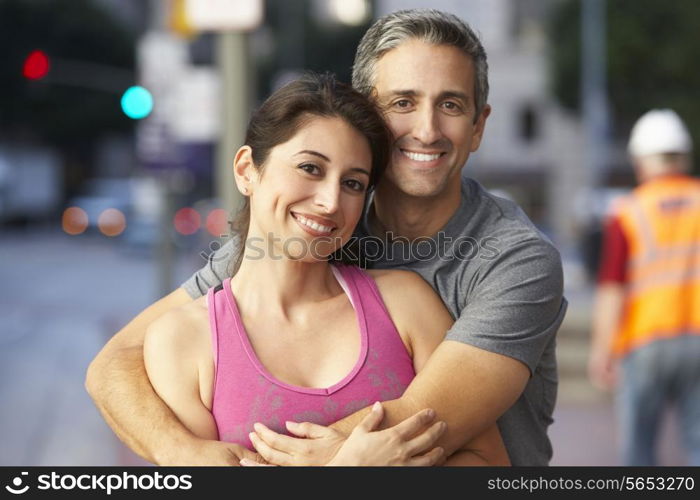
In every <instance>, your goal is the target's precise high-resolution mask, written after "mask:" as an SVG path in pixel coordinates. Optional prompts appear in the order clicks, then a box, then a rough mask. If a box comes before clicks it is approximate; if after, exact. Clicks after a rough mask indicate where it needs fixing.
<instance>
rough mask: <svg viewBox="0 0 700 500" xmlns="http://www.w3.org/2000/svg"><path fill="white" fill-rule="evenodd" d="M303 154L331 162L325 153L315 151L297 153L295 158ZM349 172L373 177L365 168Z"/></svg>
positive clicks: (352, 169)
mask: <svg viewBox="0 0 700 500" xmlns="http://www.w3.org/2000/svg"><path fill="white" fill-rule="evenodd" d="M303 154H307V155H313V156H318V157H319V158H322V159H324V160H325V161H327V162H330V161H331V159H330V158H328V157H327V156H326V155H324V154H323V153H319V152H318V151H314V150H313V149H302V150H301V151H299V152H298V153H295V154H294V156H299V155H303ZM349 170H350V171H351V172H358V173H360V174H365V175H366V176H367V177H371V176H370V174H369V172H368V171H367V169H364V168H360V167H352V168H350V169H349Z"/></svg>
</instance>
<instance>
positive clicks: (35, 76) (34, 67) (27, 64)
mask: <svg viewBox="0 0 700 500" xmlns="http://www.w3.org/2000/svg"><path fill="white" fill-rule="evenodd" d="M22 74H23V75H24V77H25V78H28V79H30V80H39V79H41V78H44V77H45V76H46V75H48V74H49V57H48V56H47V55H46V53H45V52H42V51H41V50H35V51H32V52H31V53H30V54H29V55H28V56H27V58H26V59H25V60H24V66H23V68H22Z"/></svg>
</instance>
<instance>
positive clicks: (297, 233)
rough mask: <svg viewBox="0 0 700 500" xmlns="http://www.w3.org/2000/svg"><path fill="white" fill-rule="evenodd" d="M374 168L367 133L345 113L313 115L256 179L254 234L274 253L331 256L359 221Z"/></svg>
mask: <svg viewBox="0 0 700 500" xmlns="http://www.w3.org/2000/svg"><path fill="white" fill-rule="evenodd" d="M371 169H372V155H371V151H370V147H369V144H368V142H367V139H366V138H365V137H364V136H363V135H362V134H361V133H360V132H358V131H357V130H356V129H355V128H353V127H352V126H350V125H349V124H348V123H347V122H345V121H344V120H342V119H340V118H325V117H313V116H311V117H309V118H307V119H306V120H305V121H302V125H301V126H300V129H299V131H298V132H297V133H296V134H295V135H294V136H293V137H292V138H291V139H290V140H288V141H287V142H285V143H283V144H278V145H277V146H275V147H274V148H273V149H272V150H271V151H270V153H269V155H268V157H267V160H266V162H265V166H264V169H263V173H262V174H259V173H258V172H257V171H256V172H255V176H254V178H255V180H254V182H252V183H251V185H250V193H251V194H250V208H251V211H250V215H251V219H250V230H249V233H248V237H249V242H250V243H252V244H255V240H251V239H250V238H254V237H257V238H262V240H257V242H259V243H262V242H265V244H264V247H265V248H262V246H261V247H260V248H261V249H262V250H263V252H269V254H268V257H272V258H277V259H278V258H280V257H282V256H286V257H288V258H292V259H295V260H300V261H307V262H311V261H314V260H325V259H326V258H327V257H328V255H330V254H331V253H333V252H334V251H335V250H337V249H338V248H340V247H341V246H343V245H344V244H345V243H346V242H347V241H348V240H349V238H350V237H351V236H352V233H353V231H354V229H355V226H356V225H357V223H358V221H359V218H360V215H361V213H362V209H363V206H364V201H365V193H366V190H367V187H368V185H369V177H370V172H371Z"/></svg>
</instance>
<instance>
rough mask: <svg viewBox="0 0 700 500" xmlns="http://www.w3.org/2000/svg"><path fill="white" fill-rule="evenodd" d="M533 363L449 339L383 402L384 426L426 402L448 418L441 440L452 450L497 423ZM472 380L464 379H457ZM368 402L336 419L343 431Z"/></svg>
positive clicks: (349, 428)
mask: <svg viewBox="0 0 700 500" xmlns="http://www.w3.org/2000/svg"><path fill="white" fill-rule="evenodd" d="M529 375H530V374H529V371H528V368H527V367H526V366H525V365H524V364H522V363H520V362H519V361H516V360H515V359H513V358H509V357H507V356H502V355H500V354H494V353H491V352H488V351H484V350H482V349H478V348H476V347H473V346H470V345H468V344H464V343H461V342H456V341H451V340H446V341H444V342H443V343H442V344H440V346H438V348H437V349H436V350H435V352H434V353H433V354H432V356H431V357H430V359H429V360H428V362H427V364H426V365H425V368H424V369H423V370H422V371H421V372H420V373H419V374H418V375H416V378H415V379H413V381H412V382H411V384H410V385H409V386H408V388H407V389H406V392H405V393H404V394H403V395H402V396H401V398H399V399H395V400H392V401H386V402H384V403H383V406H384V409H385V418H384V421H383V422H382V427H390V426H393V425H396V424H397V423H399V422H401V421H402V420H404V419H406V418H408V417H410V416H411V415H413V414H415V413H417V412H418V411H420V410H422V409H424V408H431V409H433V410H435V413H436V414H437V418H438V419H439V420H441V421H444V422H446V423H447V431H446V432H445V433H444V434H443V435H442V437H441V438H440V440H439V441H438V443H437V445H438V446H441V447H442V448H444V450H445V455H447V456H449V455H451V454H452V453H454V452H455V451H456V450H458V449H459V448H462V447H463V446H464V444H465V443H467V442H470V441H472V440H473V439H474V438H475V437H477V436H478V435H479V434H481V433H482V432H483V431H485V430H486V429H487V428H489V427H490V426H492V425H493V424H494V422H495V421H496V420H497V419H498V417H500V416H501V415H502V414H503V413H504V412H505V411H506V410H507V409H508V408H510V406H512V404H513V403H515V401H516V400H517V399H518V397H519V396H520V394H521V393H522V391H523V389H524V388H525V385H526V384H527V381H528V379H529ZM459 380H463V381H469V382H468V383H466V384H459V383H456V381H459ZM367 411H368V409H367V408H365V409H363V410H360V411H359V412H357V413H354V414H352V415H350V416H349V417H346V418H344V419H343V420H340V421H338V422H336V423H335V424H333V425H332V427H334V428H335V429H337V430H339V431H341V432H342V433H344V434H349V433H350V432H351V431H352V429H353V428H354V427H355V426H356V425H357V424H358V423H359V422H360V420H361V419H362V418H363V417H364V416H365V415H366V413H367Z"/></svg>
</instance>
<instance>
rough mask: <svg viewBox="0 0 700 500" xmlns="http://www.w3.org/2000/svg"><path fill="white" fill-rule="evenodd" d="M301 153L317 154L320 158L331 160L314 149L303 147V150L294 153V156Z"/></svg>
mask: <svg viewBox="0 0 700 500" xmlns="http://www.w3.org/2000/svg"><path fill="white" fill-rule="evenodd" d="M302 154H307V155H314V156H318V157H319V158H322V159H324V160H326V161H331V159H330V158H328V157H327V156H326V155H324V154H323V153H319V152H318V151H314V150H312V149H303V150H301V151H299V152H298V153H296V154H295V155H294V156H298V155H302Z"/></svg>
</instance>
